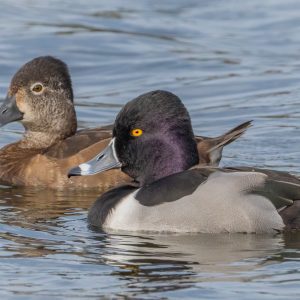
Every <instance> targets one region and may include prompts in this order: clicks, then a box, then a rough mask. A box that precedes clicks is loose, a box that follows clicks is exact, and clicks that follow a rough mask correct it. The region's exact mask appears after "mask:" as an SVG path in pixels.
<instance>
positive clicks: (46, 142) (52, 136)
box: [19, 129, 76, 149]
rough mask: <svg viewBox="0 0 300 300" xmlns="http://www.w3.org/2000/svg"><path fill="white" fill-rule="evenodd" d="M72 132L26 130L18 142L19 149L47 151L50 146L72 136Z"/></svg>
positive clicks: (73, 132)
mask: <svg viewBox="0 0 300 300" xmlns="http://www.w3.org/2000/svg"><path fill="white" fill-rule="evenodd" d="M75 132H76V129H75V130H74V131H70V132H69V133H68V134H66V133H64V132H39V131H29V130H27V131H26V132H25V133H24V135H23V138H22V140H21V141H20V142H19V147H20V148H24V149H47V148H49V147H51V146H52V145H54V144H56V143H58V142H59V141H62V140H64V139H66V138H68V137H70V136H72V135H74V134H75Z"/></svg>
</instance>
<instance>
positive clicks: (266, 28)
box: [0, 0, 300, 300]
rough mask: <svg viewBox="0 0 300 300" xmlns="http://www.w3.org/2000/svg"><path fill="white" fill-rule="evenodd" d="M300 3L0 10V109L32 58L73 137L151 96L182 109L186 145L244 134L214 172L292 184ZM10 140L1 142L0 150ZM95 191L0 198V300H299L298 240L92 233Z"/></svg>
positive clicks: (275, 0)
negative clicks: (52, 76) (65, 73)
mask: <svg viewBox="0 0 300 300" xmlns="http://www.w3.org/2000/svg"><path fill="white" fill-rule="evenodd" d="M299 9H300V3H299V2H298V1H296V0H287V1H280V0H271V1H258V0H254V1H248V2H245V1H236V0H228V1H197V0H187V1H169V0H167V1H146V0H145V1H121V0H114V1H97V0H90V1H88V4H87V3H86V2H82V1H80V0H74V1H68V0H67V1H58V0H53V1H36V0H22V1H17V0H13V1H12V0H3V1H1V10H0V30H1V36H0V70H1V71H0V97H1V98H3V97H4V96H5V94H6V90H7V87H8V84H9V80H10V78H11V76H12V75H13V73H14V72H15V71H16V70H17V69H18V67H19V66H20V65H22V64H23V63H24V62H26V61H27V60H29V59H32V58H33V57H35V56H38V55H45V54H51V55H55V56H57V57H59V58H61V59H63V60H65V61H66V62H67V63H68V65H69V66H70V71H71V74H72V78H73V86H74V90H75V91H74V92H75V97H76V99H75V100H76V101H75V102H76V109H77V112H78V118H79V125H80V127H81V128H83V127H93V126H99V125H103V124H109V123H111V122H113V120H114V117H115V115H116V113H117V112H118V111H119V109H120V107H121V106H122V105H123V104H124V103H125V102H127V101H128V100H129V99H132V98H133V97H135V96H137V95H139V94H141V93H143V92H146V91H149V90H153V89H168V90H171V91H173V92H175V93H176V94H178V95H179V96H180V97H181V98H182V99H183V101H184V102H185V104H186V105H187V107H188V109H189V111H190V113H191V117H192V121H193V126H194V129H195V132H196V133H197V134H202V135H218V134H220V133H223V132H224V131H225V130H227V129H229V128H232V127H233V126H234V125H237V124H239V123H241V122H244V121H246V120H250V119H253V120H254V126H253V127H252V128H251V129H250V130H249V131H248V132H247V134H246V135H245V136H244V137H243V138H242V139H241V140H240V141H239V142H236V143H234V144H233V145H230V146H228V147H227V148H226V149H225V151H224V160H223V164H227V165H255V166H260V167H269V168H275V169H281V170H287V171H290V172H293V173H296V174H299V172H300V151H299V145H300V134H299V133H300V126H299V117H300V111H299V72H300V68H299V67H300V64H299V42H300V35H299V30H300V19H299ZM22 131H23V129H22V127H21V126H20V125H19V124H9V125H8V126H6V127H4V128H2V129H1V139H0V146H1V147H2V146H3V145H6V144H7V143H10V142H13V141H15V140H17V139H18V138H20V134H21V133H22ZM96 197H97V193H95V192H94V191H82V192H72V191H67V192H66V191H51V190H39V189H22V188H12V187H0V275H1V276H0V296H2V298H5V299H6V298H9V297H10V298H12V299H13V298H19V297H21V298H30V299H34V298H35V297H36V299H40V298H43V299H44V298H45V299H48V298H49V299H50V298H51V299H53V298H62V297H66V298H80V299H82V298H89V297H101V296H104V295H106V296H108V297H109V296H111V297H116V298H121V299H126V297H127V298H137V299H141V298H142V299H162V298H177V299H178V298H184V299H188V298H196V299H199V298H200V297H201V298H203V299H240V298H241V297H242V298H243V299H254V298H255V299H272V300H273V299H290V298H292V297H293V298H296V299H297V298H299V296H300V289H299V281H300V275H299V274H300V273H299V268H300V262H299V258H300V252H299V250H300V234H298V233H291V234H284V235H275V236H265V235H153V234H149V235H146V234H145V235H135V234H130V233H128V234H124V233H122V234H116V233H114V234H112V233H104V232H99V231H94V230H93V229H92V228H88V226H87V222H86V215H87V209H88V207H89V206H90V204H91V203H92V202H93V201H94V199H95V198H96Z"/></svg>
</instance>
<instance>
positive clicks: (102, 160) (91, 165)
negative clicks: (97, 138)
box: [68, 138, 122, 177]
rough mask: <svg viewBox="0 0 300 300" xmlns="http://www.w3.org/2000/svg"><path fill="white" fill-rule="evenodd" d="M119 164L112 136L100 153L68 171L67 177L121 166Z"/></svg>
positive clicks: (91, 173)
mask: <svg viewBox="0 0 300 300" xmlns="http://www.w3.org/2000/svg"><path fill="white" fill-rule="evenodd" d="M121 165H122V164H121V163H120V161H119V159H118V157H117V154H116V149H115V138H113V139H112V140H111V142H110V143H109V144H108V146H107V147H106V148H105V149H104V150H103V151H102V152H101V153H100V154H98V155H97V156H95V157H94V158H93V159H91V160H89V161H88V162H86V163H83V164H80V165H79V166H77V167H75V168H73V169H71V170H70V171H69V172H68V177H71V176H83V175H94V174H97V173H101V172H104V171H107V170H111V169H118V168H121Z"/></svg>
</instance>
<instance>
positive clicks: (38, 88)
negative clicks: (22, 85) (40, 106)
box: [31, 83, 44, 93]
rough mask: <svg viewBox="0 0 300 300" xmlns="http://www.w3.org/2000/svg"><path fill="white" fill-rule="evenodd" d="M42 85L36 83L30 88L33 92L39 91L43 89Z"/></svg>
mask: <svg viewBox="0 0 300 300" xmlns="http://www.w3.org/2000/svg"><path fill="white" fill-rule="evenodd" d="M43 89H44V87H43V85H42V84H41V83H36V84H34V85H33V86H32V87H31V90H32V91H33V92H34V93H41V92H42V91H43Z"/></svg>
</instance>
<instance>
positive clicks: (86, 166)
mask: <svg viewBox="0 0 300 300" xmlns="http://www.w3.org/2000/svg"><path fill="white" fill-rule="evenodd" d="M78 167H79V168H80V170H81V175H88V174H89V170H90V168H91V166H90V165H89V164H86V163H84V164H80V165H79V166H78Z"/></svg>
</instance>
